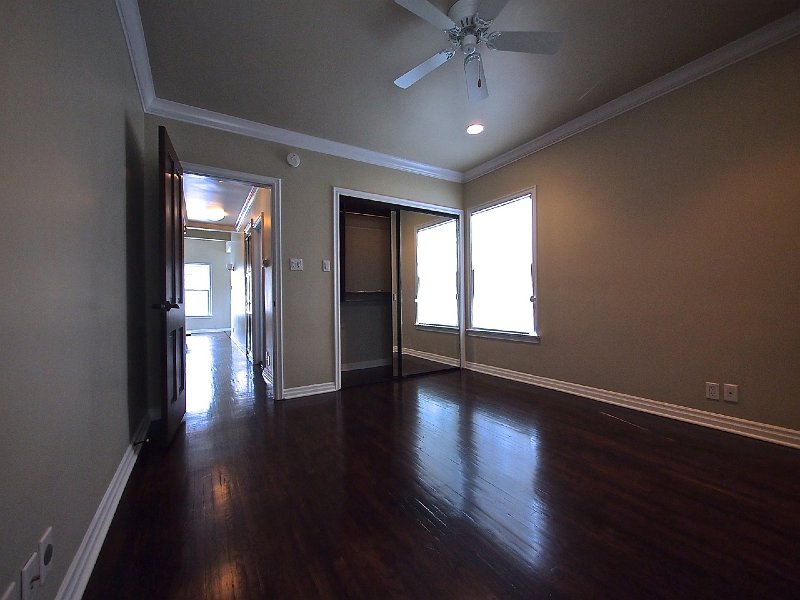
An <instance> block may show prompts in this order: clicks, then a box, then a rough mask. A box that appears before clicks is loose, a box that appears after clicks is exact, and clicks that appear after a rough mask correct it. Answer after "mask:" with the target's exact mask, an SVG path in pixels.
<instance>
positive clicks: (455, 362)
mask: <svg viewBox="0 0 800 600" xmlns="http://www.w3.org/2000/svg"><path fill="white" fill-rule="evenodd" d="M403 354H408V355H409V356H415V357H417V358H424V359H425V360H432V361H434V362H440V363H444V364H446V365H450V366H451V367H460V366H461V359H460V358H452V357H451V356H443V355H441V354H433V353H431V352H423V351H422V350H412V349H411V348H403Z"/></svg>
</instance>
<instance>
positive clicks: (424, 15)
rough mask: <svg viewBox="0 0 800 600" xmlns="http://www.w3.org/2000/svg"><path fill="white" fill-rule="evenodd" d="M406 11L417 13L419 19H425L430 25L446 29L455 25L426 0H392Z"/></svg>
mask: <svg viewBox="0 0 800 600" xmlns="http://www.w3.org/2000/svg"><path fill="white" fill-rule="evenodd" d="M394 1H395V3H396V4H399V5H400V6H402V7H403V8H405V9H406V10H408V11H411V12H412V13H414V14H415V15H417V16H418V17H419V18H420V19H425V20H426V21H427V22H428V23H430V24H431V25H434V26H436V27H438V28H439V29H443V30H445V31H447V30H448V29H452V28H453V27H455V26H456V24H455V23H453V20H452V19H451V18H450V17H448V16H447V15H446V14H444V13H443V12H442V11H440V10H439V9H438V8H436V7H435V6H434V5H433V4H431V3H430V2H428V0H394Z"/></svg>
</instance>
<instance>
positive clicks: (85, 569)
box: [56, 415, 150, 600]
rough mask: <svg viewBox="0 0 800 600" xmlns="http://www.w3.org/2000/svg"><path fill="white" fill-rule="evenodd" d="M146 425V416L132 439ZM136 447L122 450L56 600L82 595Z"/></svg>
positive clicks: (141, 433) (142, 432)
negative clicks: (119, 459) (122, 452)
mask: <svg viewBox="0 0 800 600" xmlns="http://www.w3.org/2000/svg"><path fill="white" fill-rule="evenodd" d="M148 427H150V418H149V416H147V415H146V416H145V417H144V418H143V419H142V421H141V423H140V424H139V428H138V429H137V430H136V433H135V434H134V435H133V439H134V440H141V439H143V438H144V436H145V434H146V433H147V429H148ZM139 448H141V446H134V445H133V443H131V444H130V445H129V446H128V448H127V449H126V450H125V454H123V455H122V460H121V461H120V463H119V466H118V467H117V470H116V472H115V473H114V476H113V477H112V478H111V483H109V484H108V488H107V489H106V493H105V494H104V495H103V499H102V500H101V501H100V505H99V506H98V507H97V511H96V512H95V514H94V517H93V518H92V522H91V523H89V528H88V529H87V530H86V534H85V535H84V536H83V540H82V541H81V545H80V546H79V547H78V551H77V552H76V553H75V556H74V557H73V559H72V562H71V563H70V565H69V568H68V569H67V573H66V574H65V575H64V579H62V580H61V586H60V587H59V588H58V593H57V594H56V600H73V599H74V598H80V597H81V596H83V592H84V591H85V590H86V584H87V583H89V577H90V576H91V574H92V570H93V569H94V564H95V562H96V561H97V556H98V555H99V554H100V548H101V547H102V546H103V542H104V541H105V539H106V534H107V533H108V528H109V527H110V526H111V520H112V519H113V518H114V513H115V512H116V510H117V505H118V504H119V501H120V499H121V498H122V493H123V492H124V491H125V484H126V483H127V482H128V478H129V477H130V475H131V471H133V465H134V464H136V458H137V457H138V456H139Z"/></svg>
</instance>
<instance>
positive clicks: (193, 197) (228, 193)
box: [183, 173, 253, 229]
mask: <svg viewBox="0 0 800 600" xmlns="http://www.w3.org/2000/svg"><path fill="white" fill-rule="evenodd" d="M252 189H253V186H252V185H250V184H247V183H240V182H238V181H232V180H230V179H218V178H214V177H207V176H205V175H195V174H193V173H185V174H184V176H183V194H184V198H185V200H186V218H187V219H188V220H189V221H190V223H207V224H208V225H209V226H210V228H211V229H213V228H215V227H219V226H220V225H222V226H224V227H231V228H232V227H234V226H235V225H236V219H237V218H238V217H239V213H240V212H241V210H242V206H244V203H245V201H246V200H247V198H248V196H249V195H250V192H251V190H252ZM208 209H212V210H217V209H222V210H223V211H224V212H225V217H224V218H223V219H221V220H219V221H214V220H212V219H210V218H208V216H207V211H208Z"/></svg>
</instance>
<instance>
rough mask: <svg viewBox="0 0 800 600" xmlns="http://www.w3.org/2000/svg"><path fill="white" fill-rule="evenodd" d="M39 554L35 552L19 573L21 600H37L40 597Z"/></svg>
mask: <svg viewBox="0 0 800 600" xmlns="http://www.w3.org/2000/svg"><path fill="white" fill-rule="evenodd" d="M40 583H41V582H40V581H39V554H38V553H37V552H34V553H33V554H31V557H30V558H29V559H28V562H26V563H25V566H24V567H22V570H21V571H20V573H19V587H20V592H21V593H20V596H19V597H20V599H21V600H36V597H37V596H38V595H39V584H40Z"/></svg>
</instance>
